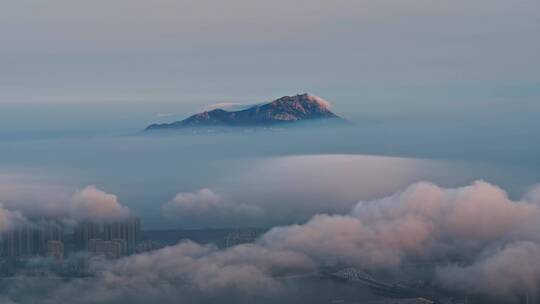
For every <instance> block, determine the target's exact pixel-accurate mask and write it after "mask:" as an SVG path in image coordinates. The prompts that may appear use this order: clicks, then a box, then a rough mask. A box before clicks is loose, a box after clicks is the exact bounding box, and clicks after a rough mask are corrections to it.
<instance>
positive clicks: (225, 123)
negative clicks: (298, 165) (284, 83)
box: [145, 93, 344, 131]
mask: <svg viewBox="0 0 540 304" xmlns="http://www.w3.org/2000/svg"><path fill="white" fill-rule="evenodd" d="M315 120H318V121H320V120H333V121H336V122H344V120H343V119H342V118H341V117H339V116H338V115H336V114H334V113H333V112H332V111H331V110H330V103H329V102H328V101H326V100H324V99H322V98H321V97H318V96H315V95H310V94H308V93H304V94H299V95H295V96H283V97H281V98H278V99H276V100H274V101H271V102H268V103H263V104H257V105H254V106H251V107H249V108H247V109H242V110H238V111H227V110H224V109H221V108H217V109H212V110H209V111H203V112H200V113H197V114H195V115H192V116H189V117H188V118H186V119H184V120H181V121H176V122H172V123H162V124H151V125H149V126H148V127H147V128H146V129H145V130H147V131H149V130H168V129H181V128H189V127H237V126H271V125H283V124H291V123H296V122H300V121H315Z"/></svg>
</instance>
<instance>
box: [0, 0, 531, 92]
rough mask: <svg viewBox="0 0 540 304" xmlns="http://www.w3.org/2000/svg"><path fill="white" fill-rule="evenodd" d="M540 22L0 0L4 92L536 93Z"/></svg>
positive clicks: (522, 4) (446, 6)
mask: <svg viewBox="0 0 540 304" xmlns="http://www.w3.org/2000/svg"><path fill="white" fill-rule="evenodd" d="M539 33H540V2H539V1H537V0H514V1H507V0H438V1H433V0H407V1H403V0H376V1H375V0H370V1H367V0H350V1H349V0H334V1H326V0H275V1H253V0H228V1H210V0H197V1H187V0H177V1H173V0H152V1H146V0H94V1H73V0H48V1H42V0H5V1H2V9H1V10H0V38H1V39H0V41H1V42H0V43H1V47H0V66H1V68H2V73H0V102H9V101H89V102H92V101H109V100H152V101H155V100H173V101H177V100H178V101H181V100H188V99H196V98H199V99H208V100H210V99H219V100H218V101H221V99H224V98H225V99H235V98H236V99H238V100H241V101H245V100H251V99H262V98H265V99H268V98H270V97H278V96H281V95H286V94H294V93H300V92H304V91H309V92H313V93H315V94H318V95H321V96H323V97H326V98H328V99H331V100H332V99H334V100H335V99H340V98H341V99H348V100H352V99H354V98H359V96H364V98H367V97H369V98H372V99H377V98H382V97H381V96H383V95H384V96H386V97H384V98H389V99H392V98H394V97H395V96H403V95H407V94H409V95H412V96H422V94H426V93H425V92H428V93H427V94H428V95H429V98H426V99H432V96H437V95H445V96H448V95H452V94H454V96H458V97H459V98H457V99H467V100H469V99H471V98H475V99H479V100H481V99H496V98H500V97H501V96H503V97H504V96H506V97H508V96H510V97H516V96H517V97H520V98H522V97H525V98H526V99H530V100H533V99H534V100H537V99H538V96H540V85H539V84H540V60H538V54H539V53H540V39H538V36H539ZM385 94H386V95H385ZM456 94H457V95H456ZM465 97H466V98H465ZM415 99H418V98H416V97H415ZM257 101H259V100H257ZM432 102H433V101H432ZM529 102H530V101H529Z"/></svg>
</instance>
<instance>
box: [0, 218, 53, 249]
mask: <svg viewBox="0 0 540 304" xmlns="http://www.w3.org/2000/svg"><path fill="white" fill-rule="evenodd" d="M63 237H64V227H63V224H62V223H61V222H60V221H58V220H55V219H46V218H41V219H32V220H30V221H29V222H27V223H24V224H21V225H19V226H18V227H16V228H15V229H14V230H11V231H8V232H6V233H3V234H2V235H1V236H0V242H1V246H0V248H1V250H0V252H1V255H3V256H9V257H29V256H35V255H46V254H47V242H48V241H62V240H63Z"/></svg>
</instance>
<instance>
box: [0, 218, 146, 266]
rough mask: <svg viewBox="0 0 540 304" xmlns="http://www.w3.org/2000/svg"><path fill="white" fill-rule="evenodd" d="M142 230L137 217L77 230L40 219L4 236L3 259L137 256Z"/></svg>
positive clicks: (0, 238)
mask: <svg viewBox="0 0 540 304" xmlns="http://www.w3.org/2000/svg"><path fill="white" fill-rule="evenodd" d="M140 230H141V225H140V220H139V219H138V218H136V217H130V218H128V219H126V220H122V221H116V222H102V223H97V222H91V221H86V222H81V223H79V224H77V225H76V226H75V227H68V226H67V225H66V224H64V223H63V222H62V221H60V220H58V219H36V220H32V221H29V222H28V223H25V224H22V225H19V226H18V227H17V228H16V229H13V230H11V231H8V232H5V233H2V234H0V257H2V258H12V259H24V258H31V257H36V256H47V257H52V258H54V259H55V260H57V261H63V260H64V257H65V256H66V253H68V254H69V253H70V252H79V251H85V252H89V253H91V254H93V255H103V256H105V257H107V258H110V259H117V258H120V257H122V256H126V255H129V254H132V253H135V251H136V248H137V244H138V242H139V239H140Z"/></svg>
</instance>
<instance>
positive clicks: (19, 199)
mask: <svg viewBox="0 0 540 304" xmlns="http://www.w3.org/2000/svg"><path fill="white" fill-rule="evenodd" d="M0 206H1V207H0V214H1V216H0V227H13V223H18V222H21V219H23V218H34V217H42V216H44V217H57V218H64V219H68V220H76V221H81V220H93V221H113V220H121V219H124V218H126V217H128V216H129V214H130V211H129V209H128V208H127V207H126V206H123V205H122V204H121V203H120V202H119V201H118V198H117V197H116V195H113V194H110V193H106V192H104V191H102V190H100V189H98V188H97V187H96V186H93V185H90V186H86V187H84V188H82V189H80V190H73V189H70V188H68V187H66V186H62V185H57V184H51V183H49V182H45V181H43V180H41V179H39V178H38V177H35V176H10V175H0Z"/></svg>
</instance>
